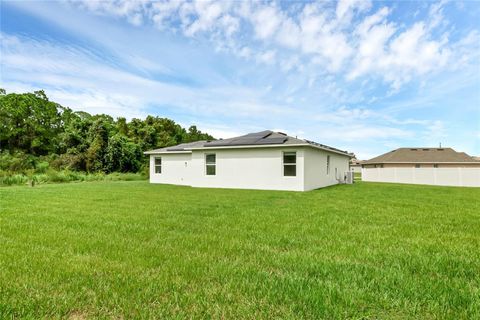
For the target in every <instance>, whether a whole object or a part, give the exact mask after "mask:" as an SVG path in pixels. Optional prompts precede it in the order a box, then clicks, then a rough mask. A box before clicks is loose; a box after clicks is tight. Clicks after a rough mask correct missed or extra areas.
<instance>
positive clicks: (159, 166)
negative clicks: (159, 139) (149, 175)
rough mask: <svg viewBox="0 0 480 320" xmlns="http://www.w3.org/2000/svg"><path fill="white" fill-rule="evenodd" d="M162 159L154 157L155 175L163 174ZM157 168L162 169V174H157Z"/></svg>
mask: <svg viewBox="0 0 480 320" xmlns="http://www.w3.org/2000/svg"><path fill="white" fill-rule="evenodd" d="M157 160H160V164H157ZM162 162H163V160H162V157H158V156H155V157H153V173H154V174H162V165H163V163H162ZM157 168H160V172H157Z"/></svg>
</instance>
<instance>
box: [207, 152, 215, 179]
mask: <svg viewBox="0 0 480 320" xmlns="http://www.w3.org/2000/svg"><path fill="white" fill-rule="evenodd" d="M211 155H214V156H215V163H207V156H211ZM208 166H213V167H215V174H208V173H207V167H208ZM216 175H217V154H216V153H205V176H207V177H215V176H216Z"/></svg>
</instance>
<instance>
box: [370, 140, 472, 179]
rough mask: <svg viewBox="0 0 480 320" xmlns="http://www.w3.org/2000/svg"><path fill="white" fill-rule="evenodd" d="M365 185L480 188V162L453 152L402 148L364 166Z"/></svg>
mask: <svg viewBox="0 0 480 320" xmlns="http://www.w3.org/2000/svg"><path fill="white" fill-rule="evenodd" d="M362 181H375V182H395V183H412V184H430V185H441V186H463V187H480V160H478V159H475V158H474V157H471V156H469V155H468V154H466V153H464V152H457V151H455V150H453V149H452V148H399V149H395V150H392V151H390V152H387V153H385V154H382V155H380V156H378V157H375V158H373V159H370V160H367V161H364V162H362Z"/></svg>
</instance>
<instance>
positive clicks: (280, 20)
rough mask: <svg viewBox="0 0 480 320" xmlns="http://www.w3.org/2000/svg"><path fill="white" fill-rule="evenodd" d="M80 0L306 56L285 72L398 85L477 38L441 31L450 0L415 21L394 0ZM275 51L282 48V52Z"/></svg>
mask: <svg viewBox="0 0 480 320" xmlns="http://www.w3.org/2000/svg"><path fill="white" fill-rule="evenodd" d="M75 3H77V4H78V5H79V6H80V7H81V8H84V9H86V10H89V11H93V12H96V13H99V14H104V15H106V14H110V15H113V16H117V17H121V18H125V19H126V20H127V21H129V22H130V23H132V24H134V25H139V24H146V23H147V24H148V23H151V24H154V25H155V26H157V27H158V28H160V29H163V30H171V31H172V32H176V31H178V30H180V31H181V32H182V33H183V34H184V35H186V36H187V37H203V36H205V37H206V38H207V39H209V41H212V42H213V43H214V47H215V48H217V50H222V51H231V52H233V53H234V54H235V55H237V56H238V57H243V58H246V59H250V58H251V57H252V56H254V57H256V60H257V61H259V62H262V63H266V64H272V63H273V60H274V59H273V58H275V60H276V59H279V60H281V61H291V58H290V56H299V55H301V56H302V59H301V61H302V64H303V66H304V68H288V67H286V68H282V70H284V72H291V71H293V70H297V71H298V70H300V69H306V68H310V67H313V68H323V69H324V70H327V71H328V72H329V73H331V74H339V75H345V77H346V78H347V79H349V80H353V79H357V78H361V77H367V78H372V77H374V78H375V77H377V78H380V79H383V81H385V82H386V83H388V84H389V85H390V86H391V88H392V89H393V90H395V91H397V90H399V89H400V88H401V87H402V86H403V85H404V84H405V83H408V82H410V81H412V80H413V79H419V78H420V77H422V76H425V75H428V74H431V73H435V72H439V71H440V70H443V69H445V68H447V67H449V66H452V65H458V64H461V63H468V61H471V59H472V57H471V54H470V55H469V53H471V52H472V47H473V46H474V44H472V43H467V41H466V40H465V39H459V40H458V41H457V42H451V41H449V39H448V32H444V33H442V35H441V36H438V35H436V34H435V33H434V30H435V29H438V28H440V27H442V28H444V27H446V26H447V25H448V21H447V20H446V19H445V17H444V7H445V6H446V2H445V1H441V2H435V3H432V4H430V5H429V6H427V7H426V8H424V9H423V10H424V11H426V17H425V18H424V20H417V21H414V22H413V23H412V24H410V25H397V23H395V22H393V21H392V20H389V18H390V15H391V14H392V12H393V11H395V10H396V9H395V8H394V7H392V6H391V7H387V6H384V7H383V8H380V9H379V10H377V12H375V13H373V14H371V15H368V16H366V14H368V12H369V11H370V10H371V8H372V2H371V1H356V0H342V1H339V2H338V3H337V4H336V6H334V7H333V6H328V5H327V4H325V3H322V2H318V3H317V2H314V3H306V4H303V7H302V6H299V8H297V10H289V7H288V5H287V6H279V5H277V4H276V3H258V2H254V1H241V2H225V1H201V0H195V1H192V2H187V1H177V0H163V1H159V2H153V3H150V2H148V1H127V0H124V1H113V2H104V1H75ZM362 17H363V18H362ZM250 33H251V34H250ZM280 47H281V48H286V49H287V51H281V50H279V48H280ZM288 50H291V52H290V51H288ZM271 52H276V54H275V57H273V55H272V54H271Z"/></svg>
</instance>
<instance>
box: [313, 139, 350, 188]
mask: <svg viewBox="0 0 480 320" xmlns="http://www.w3.org/2000/svg"><path fill="white" fill-rule="evenodd" d="M328 155H329V156H330V171H329V173H328V174H327V156H328ZM349 161H350V158H349V157H348V156H342V155H340V154H337V153H333V152H328V151H326V150H321V149H313V148H305V187H304V190H313V189H317V188H322V187H326V186H331V185H334V184H338V183H339V181H338V179H341V180H342V181H343V178H344V174H345V172H348V170H349ZM335 168H336V169H337V170H336V171H337V176H336V177H335Z"/></svg>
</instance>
